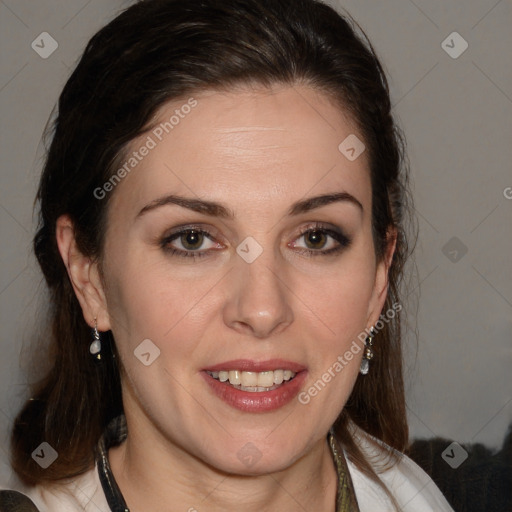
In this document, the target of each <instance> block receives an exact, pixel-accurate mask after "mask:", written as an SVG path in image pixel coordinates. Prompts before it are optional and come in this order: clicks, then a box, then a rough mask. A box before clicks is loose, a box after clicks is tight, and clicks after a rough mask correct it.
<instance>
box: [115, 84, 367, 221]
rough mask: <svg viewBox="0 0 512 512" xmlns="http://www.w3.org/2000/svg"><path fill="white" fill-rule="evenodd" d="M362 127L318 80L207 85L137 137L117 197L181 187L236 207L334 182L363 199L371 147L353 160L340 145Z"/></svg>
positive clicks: (135, 203) (135, 198)
mask: <svg viewBox="0 0 512 512" xmlns="http://www.w3.org/2000/svg"><path fill="white" fill-rule="evenodd" d="M354 136H356V137H358V139H359V140H361V139H362V136H361V135H360V134H359V133H358V131H357V129H356V125H355V123H353V122H352V121H351V119H350V118H349V117H348V116H347V115H346V113H345V112H344V111H342V110H341V109H340V107H339V106H336V105H334V103H333V102H331V101H330V100H329V99H328V98H327V96H325V95H323V94H322V93H319V92H317V91H315V90H313V89H312V88H308V87H305V86H300V87H299V86H294V87H291V86H289V87H284V86H282V87H275V88H273V89H258V90H254V89H240V90H236V91H229V92H219V91H208V92H202V93H200V94H196V95H192V96H191V97H185V98H183V99H180V100H173V101H172V102H169V103H167V104H165V105H164V106H163V107H162V108H160V109H159V110H158V112H157V113H156V114H155V116H154V117H153V120H152V122H151V123H150V125H149V129H148V130H147V131H146V133H145V134H144V135H142V136H141V137H139V138H138V139H137V140H134V141H132V143H131V144H130V146H129V148H128V151H127V154H126V155H125V156H126V160H125V162H123V163H124V164H126V163H128V165H127V166H126V169H129V172H127V173H125V174H126V177H125V178H123V180H122V182H121V183H120V184H119V185H118V186H117V189H116V191H115V194H114V197H113V198H112V202H113V203H115V204H116V205H117V206H118V207H126V208H130V209H136V208H139V207H140V208H142V207H143V206H144V203H147V202H149V201H151V200H154V199H155V197H157V196H159V195H162V194H165V193H180V194H184V195H188V196H192V197H199V198H202V199H207V200H214V201H219V202H229V203H230V205H231V206H232V208H233V210H234V211H236V209H237V208H242V209H243V208H247V207H248V206H251V205H253V206H255V207H262V206H263V207H264V206H267V207H269V208H273V207H274V206H275V205H276V204H277V203H278V202H279V201H281V202H283V201H286V203H288V202H290V201H291V200H297V199H300V198H301V197H303V196H304V195H306V194H308V192H311V193H329V192H332V191H333V190H335V189H336V190H339V189H343V190H345V191H347V192H350V193H352V194H354V195H358V196H359V199H360V200H361V201H365V200H367V199H368V196H369V194H370V181H369V175H368V163H367V158H366V152H364V151H363V153H362V154H361V155H360V156H359V158H357V159H355V160H353V161H351V160H350V159H348V158H347V157H346V156H345V154H344V153H343V152H342V151H340V148H339V146H340V144H342V143H343V141H345V140H347V137H354ZM348 140H351V139H350V138H349V139H348ZM144 148H146V149H144ZM342 149H343V144H342ZM134 153H137V155H134ZM131 164H134V165H133V167H132V165H131ZM265 202H267V204H264V203H265ZM140 208H139V209H140Z"/></svg>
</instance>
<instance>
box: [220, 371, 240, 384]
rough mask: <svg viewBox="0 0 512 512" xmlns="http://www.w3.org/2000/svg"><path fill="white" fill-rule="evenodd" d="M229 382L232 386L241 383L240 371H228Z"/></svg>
mask: <svg viewBox="0 0 512 512" xmlns="http://www.w3.org/2000/svg"><path fill="white" fill-rule="evenodd" d="M213 377H215V376H213ZM229 383H230V384H232V385H233V386H237V385H238V384H241V383H242V381H241V379H240V372H239V371H238V370H231V371H230V372H229Z"/></svg>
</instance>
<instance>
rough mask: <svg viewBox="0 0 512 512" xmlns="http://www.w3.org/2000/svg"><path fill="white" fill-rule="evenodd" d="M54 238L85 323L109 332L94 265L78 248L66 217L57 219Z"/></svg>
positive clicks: (102, 297) (71, 224)
mask: <svg viewBox="0 0 512 512" xmlns="http://www.w3.org/2000/svg"><path fill="white" fill-rule="evenodd" d="M56 238H57V245H58V247H59V252H60V255H61V257H62V261H63V262H64V265H65V267H66V269H67V271H68V276H69V279H70V281H71V284H72V286H73V290H74V291H75V295H76V297H77V299H78V301H79V302H80V306H81V307H82V312H83V315H84V318H85V321H86V322H87V323H88V324H89V325H90V326H91V327H94V326H95V325H97V327H98V330H99V331H108V330H110V319H109V316H108V312H107V301H106V298H105V293H104V289H103V283H102V281H101V278H100V273H99V269H98V264H97V262H95V261H93V260H91V258H90V257H88V256H85V255H84V254H82V253H81V252H80V250H79V249H78V246H77V243H76V240H75V228H74V225H73V222H72V220H71V219H70V218H69V216H68V215H62V216H61V217H59V218H58V219H57V224H56Z"/></svg>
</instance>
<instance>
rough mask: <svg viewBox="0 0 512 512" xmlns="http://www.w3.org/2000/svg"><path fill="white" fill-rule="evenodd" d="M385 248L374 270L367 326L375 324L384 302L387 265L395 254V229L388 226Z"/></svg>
mask: <svg viewBox="0 0 512 512" xmlns="http://www.w3.org/2000/svg"><path fill="white" fill-rule="evenodd" d="M386 239H387V242H386V250H385V254H384V256H383V258H382V260H381V261H379V262H378V263H377V268H376V271H375V283H374V287H373V293H372V297H371V299H370V307H369V309H368V321H367V323H368V327H371V326H372V325H375V323H376V322H377V320H378V319H379V316H380V314H381V312H382V308H383V307H384V303H385V302H386V297H387V295H388V285H389V267H390V266H391V262H392V261H393V255H394V254H395V248H396V239H397V230H396V228H390V229H389V230H388V232H387V235H386Z"/></svg>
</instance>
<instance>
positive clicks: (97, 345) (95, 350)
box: [89, 320, 101, 359]
mask: <svg viewBox="0 0 512 512" xmlns="http://www.w3.org/2000/svg"><path fill="white" fill-rule="evenodd" d="M94 323H95V325H94V329H93V331H92V338H93V341H92V343H91V346H90V347H89V352H90V353H91V354H92V355H93V356H95V357H96V359H101V353H100V352H101V339H100V333H99V332H98V323H97V322H96V320H94Z"/></svg>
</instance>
